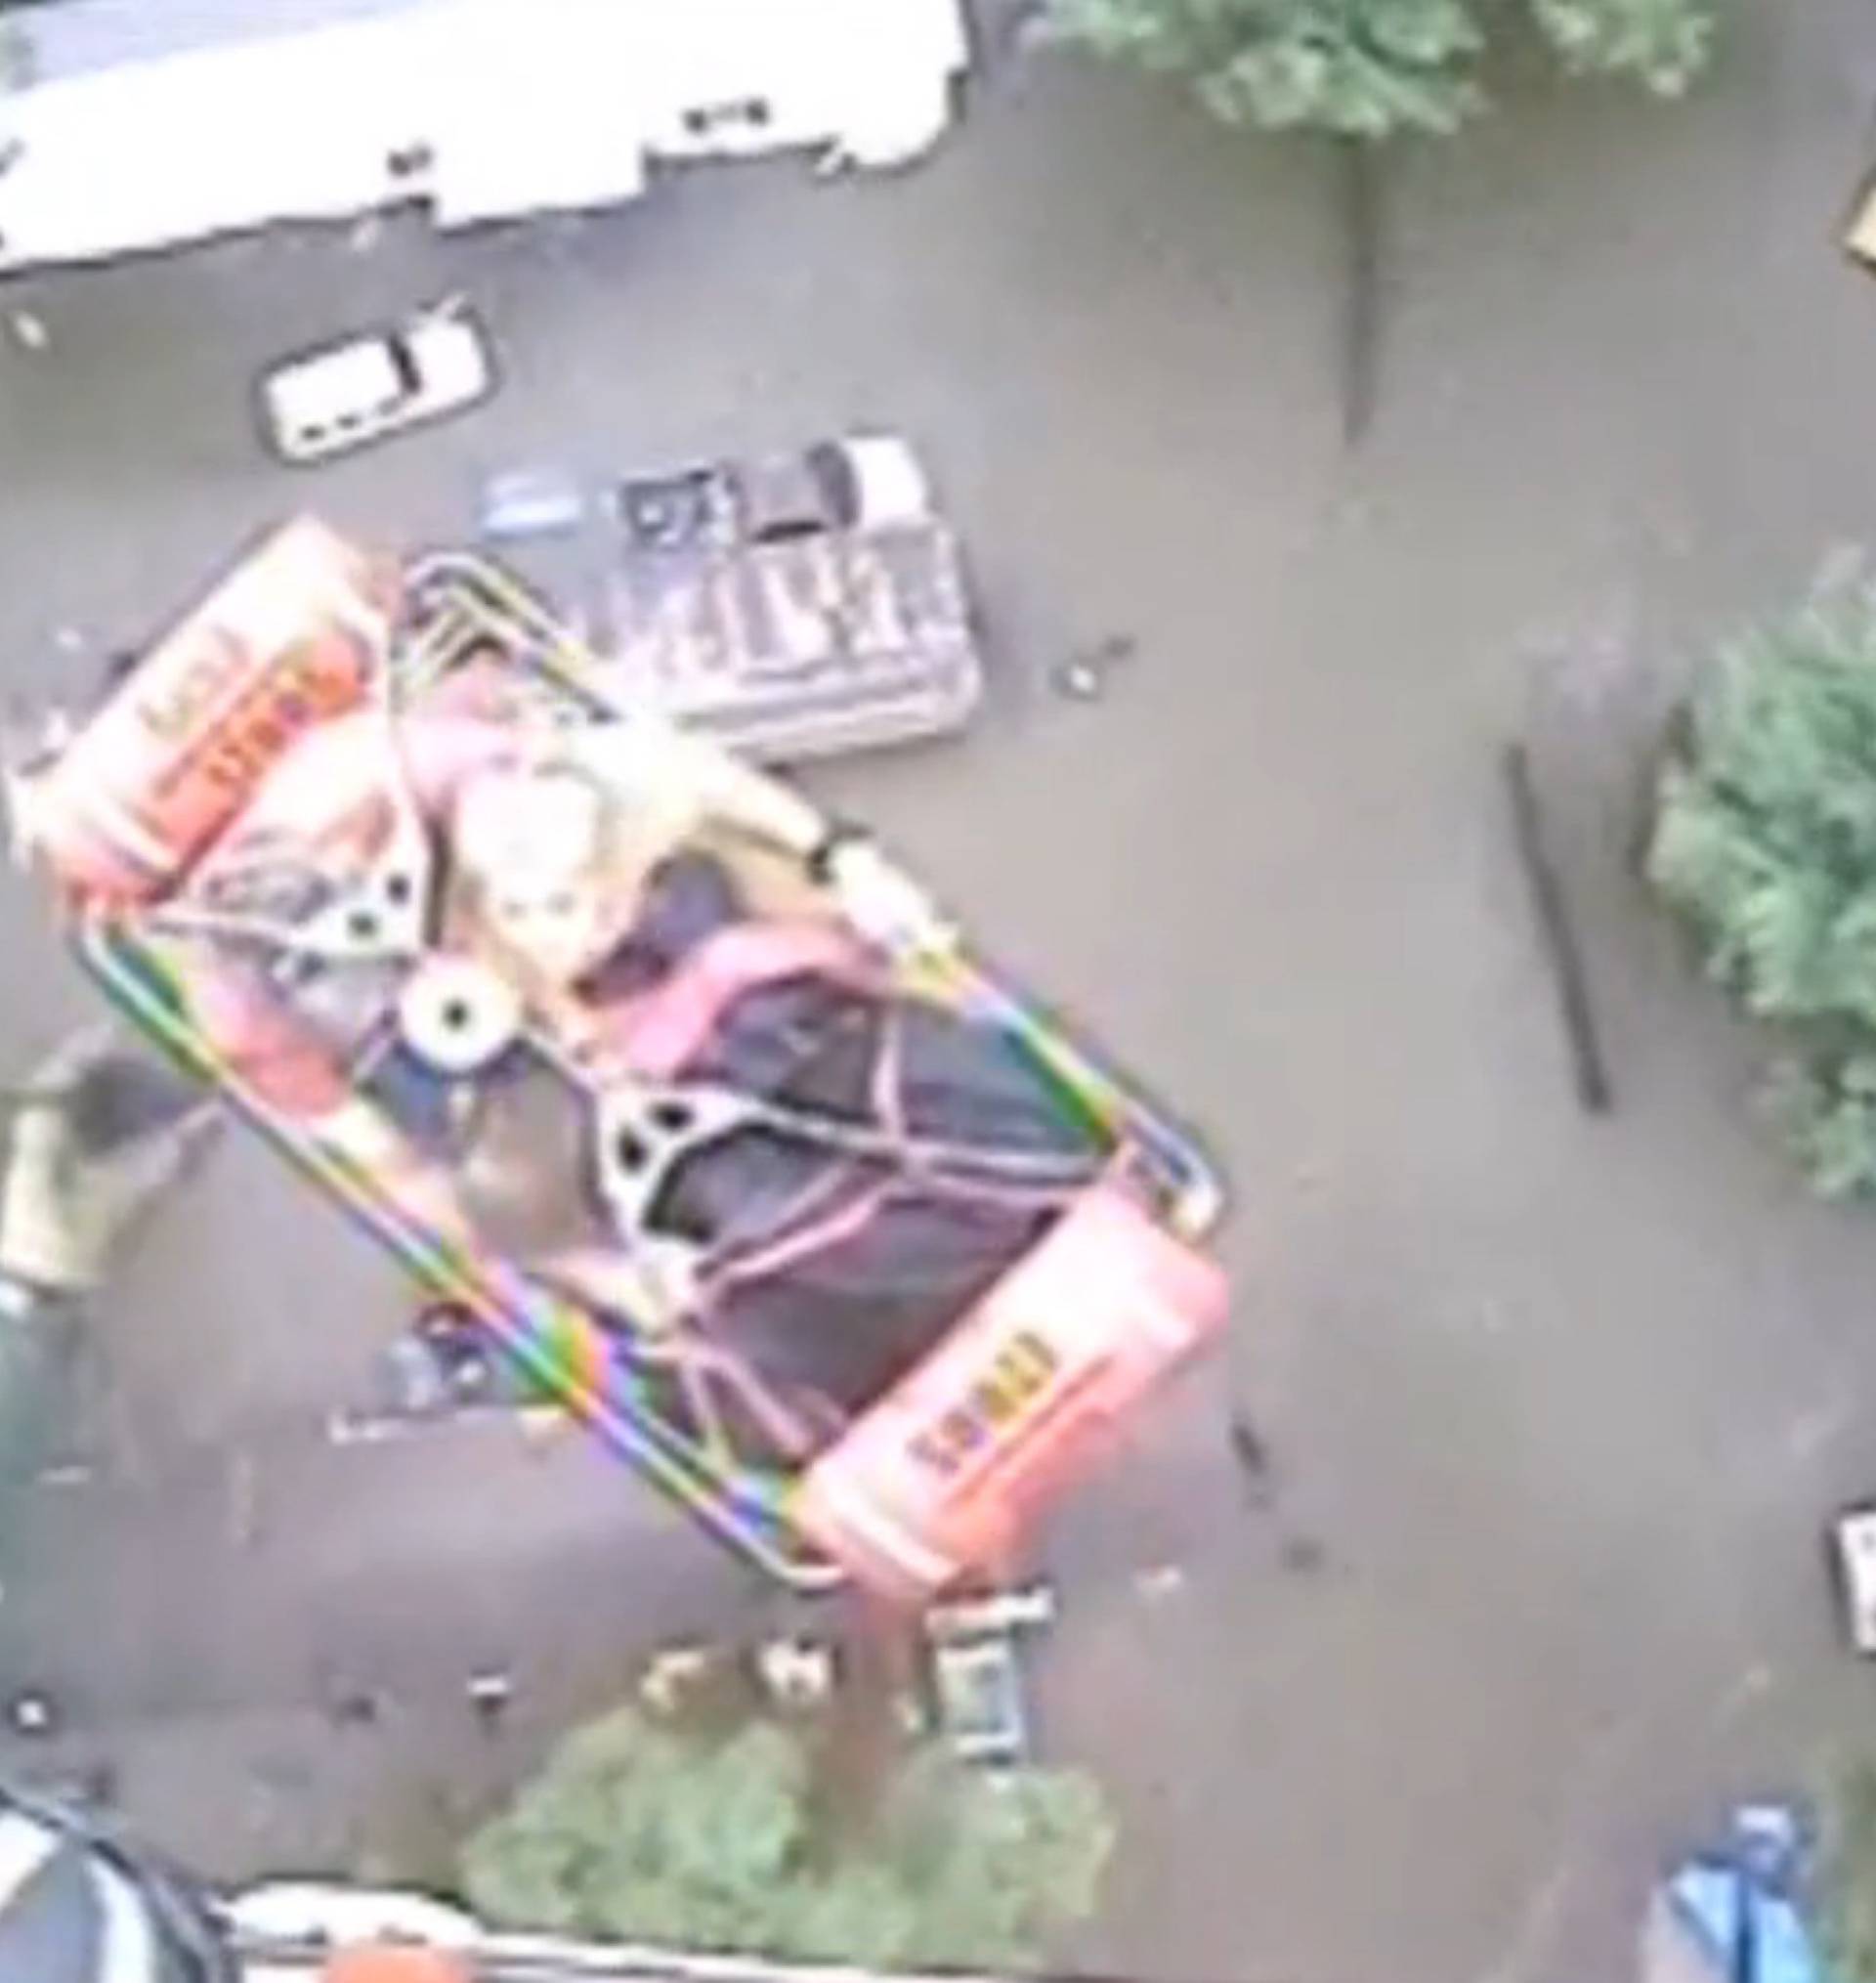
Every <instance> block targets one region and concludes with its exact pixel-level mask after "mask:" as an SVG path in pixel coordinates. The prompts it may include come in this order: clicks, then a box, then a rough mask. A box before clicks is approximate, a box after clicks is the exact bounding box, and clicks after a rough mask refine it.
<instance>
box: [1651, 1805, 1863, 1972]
mask: <svg viewBox="0 0 1876 1983" xmlns="http://www.w3.org/2000/svg"><path fill="white" fill-rule="evenodd" d="M1803 1858H1804V1850H1803V1834H1802V1829H1801V1827H1800V1825H1799V1822H1798V1820H1797V1817H1796V1816H1795V1814H1794V1813H1793V1812H1792V1811H1790V1810H1789V1809H1788V1808H1786V1807H1785V1806H1782V1805H1770V1804H1753V1805H1742V1806H1741V1807H1740V1808H1739V1809H1738V1810H1736V1811H1735V1812H1734V1813H1733V1815H1732V1821H1731V1825H1730V1828H1729V1831H1728V1833H1727V1839H1726V1841H1725V1843H1724V1844H1722V1845H1720V1846H1717V1847H1715V1848H1713V1849H1711V1850H1708V1851H1704V1852H1700V1853H1696V1854H1695V1855H1693V1856H1692V1857H1691V1858H1689V1859H1687V1860H1685V1861H1684V1863H1683V1864H1682V1865H1681V1866H1679V1867H1678V1868H1677V1869H1676V1870H1675V1871H1674V1873H1673V1874H1671V1875H1669V1877H1668V1878H1667V1880H1666V1881H1665V1882H1664V1883H1663V1887H1662V1895H1661V1897H1662V1898H1663V1899H1664V1900H1665V1902H1666V1904H1667V1911H1668V1913H1669V1915H1670V1916H1671V1918H1673V1920H1674V1921H1675V1923H1676V1924H1677V1926H1678V1927H1680V1928H1681V1929H1682V1930H1683V1931H1684V1934H1685V1936H1686V1938H1687V1940H1688V1942H1689V1943H1690V1944H1691V1945H1692V1946H1693V1948H1694V1949H1695V1950H1697V1951H1698V1952H1699V1955H1700V1957H1701V1958H1702V1960H1703V1961H1705V1962H1706V1963H1707V1964H1708V1965H1709V1966H1710V1968H1711V1972H1712V1976H1713V1983H1830V1978H1829V1974H1828V1971H1827V1970H1826V1968H1825V1966H1824V1962H1823V1959H1822V1957H1821V1956H1820V1955H1819V1954H1818V1951H1817V1945H1816V1941H1815V1938H1814V1936H1813V1935H1812V1929H1811V1925H1810V1922H1809V1920H1808V1918H1807V1917H1806V1914H1805V1911H1804V1907H1803V1903H1802V1899H1801V1897H1800V1895H1799V1891H1798V1880H1799V1875H1800V1873H1801V1871H1802V1862H1803Z"/></svg>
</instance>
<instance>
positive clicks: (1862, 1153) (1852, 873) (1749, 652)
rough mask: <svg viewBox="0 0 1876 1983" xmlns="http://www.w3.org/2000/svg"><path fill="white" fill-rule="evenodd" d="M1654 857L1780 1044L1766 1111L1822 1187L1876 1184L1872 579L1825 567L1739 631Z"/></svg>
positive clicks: (1671, 764)
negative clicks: (1818, 581) (1789, 609)
mask: <svg viewBox="0 0 1876 1983" xmlns="http://www.w3.org/2000/svg"><path fill="white" fill-rule="evenodd" d="M1647 873H1648V877H1649V879H1650V880H1651V881H1652V882H1653V884H1654V885H1655V887H1656V888H1657V889H1658V890H1659V891H1660V893H1661V894H1662V896H1663V897H1664V898H1665V900H1666V901H1667V902H1668V903H1669V904H1670V906H1672V907H1673V908H1674V909H1675V910H1676V911H1678V912H1679V914H1680V915H1681V916H1682V918H1683V919H1684V921H1685V923H1686V925H1687V927H1688V928H1689V929H1690V930H1691V931H1692V934H1693V937H1694V940H1695V942H1696V944H1697V946H1698V948H1699V950H1700V953H1701V956H1702V959H1703V961H1704V963H1705V965H1706V969H1707V970H1708V973H1709V974H1710V975H1711V976H1712V977H1714V978H1715V979H1717V980H1718V981H1719V982H1720V983H1721V984H1723V985H1725V986H1726V987H1727V990H1728V991H1730V992H1731V993H1732V994H1733V995H1734V996H1735V997H1736V998H1737V999H1738V1000H1739V1002H1740V1004H1741V1005H1742V1006H1743V1007H1744V1008H1745V1010H1746V1011H1747V1012H1749V1013H1752V1014H1754V1015H1755V1016H1756V1017H1760V1018H1763V1019H1767V1020H1769V1021H1772V1022H1774V1023H1775V1024H1776V1025H1777V1027H1778V1029H1779V1035H1780V1038H1781V1040H1782V1041H1783V1043H1784V1055H1783V1058H1782V1060H1781V1062H1780V1064H1779V1067H1778V1069H1777V1071H1776V1073H1775V1074H1774V1077H1773V1081H1772V1083H1771V1088H1770V1096H1769V1099H1770V1101H1771V1104H1772V1108H1773V1112H1774V1114H1775V1116H1776V1118H1777V1120H1778V1121H1779V1123H1780V1124H1781V1126H1782V1127H1783V1128H1784V1130H1785V1132H1786V1134H1787V1136H1788V1137H1789V1139H1790V1141H1791V1143H1792V1146H1793V1148H1794V1150H1795V1151H1796V1153H1797V1155H1798V1156H1799V1158H1800V1160H1801V1162H1802V1163H1803V1164H1804V1166H1805V1168H1806V1170H1807V1172H1808V1174H1809V1175H1810V1177H1811V1178H1812V1182H1813V1183H1814V1184H1815V1185H1817V1187H1818V1188H1819V1189H1820V1190H1822V1191H1825V1192H1827V1193H1830V1194H1832V1195H1846V1194H1849V1193H1852V1192H1868V1191H1872V1190H1876V587H1873V586H1872V585H1871V584H1870V583H1869V582H1867V581H1866V580H1865V579H1863V578H1862V577H1861V576H1854V577H1853V576H1840V577H1838V578H1837V579H1835V580H1832V581H1830V582H1827V583H1826V584H1824V585H1823V586H1822V587H1821V588H1820V589H1819V590H1818V591H1817V592H1815V593H1814V594H1813V595H1812V597H1811V598H1810V599H1808V600H1807V601H1805V602H1804V604H1803V605H1801V606H1800V607H1799V608H1798V609H1797V611H1795V612H1793V613H1791V614H1789V615H1787V616H1786V617H1785V618H1783V619H1782V620H1779V621H1776V622H1773V623H1770V624H1769V625H1765V626H1762V627H1760V628H1758V629H1757V630H1755V631H1753V632H1751V633H1749V634H1747V635H1745V636H1743V637H1742V638H1739V639H1737V640H1735V641H1733V642H1732V643H1730V644H1729V645H1728V646H1727V648H1726V650H1725V651H1724V652H1723V653H1722V654H1721V655H1720V656H1719V658H1718V660H1717V662H1716V664H1715V666H1714V667H1713V668H1711V669H1710V670H1709V672H1708V674H1707V675H1706V677H1705V678H1704V679H1703V681H1702V682H1701V683H1700V685H1699V687H1698V689H1697V691H1696V693H1695V696H1694V700H1693V702H1692V704H1691V706H1690V707H1689V709H1688V710H1687V711H1686V712H1685V716H1684V723H1683V725H1682V730H1681V734H1680V735H1679V737H1678V738H1677V740H1676V742H1675V745H1674V748H1673V749H1672V750H1671V751H1670V753H1669V754H1668V757H1667V760H1666V762H1665V763H1664V765H1663V767H1662V770H1661V773H1660V777H1659V780H1658V784H1657V789H1656V797H1655V815H1654V821H1653V828H1652V834H1651V838H1650V842H1649V846H1648V851H1647Z"/></svg>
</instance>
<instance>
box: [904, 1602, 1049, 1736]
mask: <svg viewBox="0 0 1876 1983" xmlns="http://www.w3.org/2000/svg"><path fill="white" fill-rule="evenodd" d="M1054 1617H1055V1598H1054V1593H1053V1592H1052V1591H1050V1590H1049V1589H1048V1588H1047V1586H1046V1585H1042V1584H1036V1585H1031V1586H1030V1587H1029V1588H1027V1589H1024V1590H1013V1591H1003V1592H1001V1593H998V1594H996V1595H994V1596H990V1597H976V1598H960V1599H954V1600H953V1601H951V1602H949V1603H946V1604H937V1605H933V1606H932V1607H931V1609H930V1610H929V1611H928V1612H927V1613H926V1614H925V1620H924V1629H925V1646H926V1680H927V1690H928V1693H929V1696H930V1706H931V1719H932V1724H933V1727H934V1729H935V1731H936V1733H937V1735H938V1737H939V1739H940V1740H941V1741H942V1742H943V1743H944V1744H945V1746H947V1747H948V1748H949V1749H950V1750H951V1752H952V1754H953V1755H955V1756H956V1757H957V1758H958V1759H959V1762H965V1763H974V1764H979V1765H981V1766H983V1767H986V1768H992V1769H1007V1768H1013V1767H1014V1766H1015V1765H1017V1764H1019V1763H1025V1762H1027V1761H1028V1760H1029V1758H1030V1748H1031V1739H1030V1713H1029V1690H1028V1686H1027V1683H1026V1679H1025V1674H1024V1668H1023V1645H1022V1637H1023V1634H1024V1633H1026V1632H1032V1631H1038V1630H1040V1629H1042V1628H1043V1627H1044V1626H1045V1625H1047V1624H1049V1623H1051V1622H1052V1621H1053V1619H1054Z"/></svg>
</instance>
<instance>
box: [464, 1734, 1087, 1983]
mask: <svg viewBox="0 0 1876 1983" xmlns="http://www.w3.org/2000/svg"><path fill="white" fill-rule="evenodd" d="M837 1802H838V1800H837V1799H836V1798H833V1797H831V1796H830V1794H829V1786H828V1784H827V1782H826V1773H825V1772H824V1771H823V1769H822V1767H821V1757H820V1755H819V1753H818V1746H817V1740H816V1730H815V1728H814V1727H813V1725H812V1724H810V1723H804V1722H797V1721H788V1722H779V1721H775V1720H766V1719H761V1718H756V1719H751V1720H746V1721H744V1722H742V1723H741V1724H740V1725H738V1726H735V1727H733V1728H730V1729H728V1730H722V1729H715V1730H710V1729H704V1728H697V1727H687V1726H684V1725H681V1724H679V1723H677V1722H672V1721H666V1720H663V1719H661V1718H660V1717H659V1716H657V1715H655V1714H652V1713H649V1712H647V1711H645V1710H643V1709H640V1708H636V1707H634V1708H625V1709H622V1710H620V1711H618V1712H617V1713H614V1714H611V1715H608V1716H607V1717H605V1718H604V1719H602V1720H600V1721H597V1722H594V1723H592V1724H591V1725H590V1726H588V1727H586V1728H584V1729H581V1730H579V1731H578V1732H577V1733H576V1734H575V1735H574V1736H572V1737H571V1738H570V1739H569V1740H568V1741H567V1742H566V1743H564V1744H563V1745H562V1746H561V1747H560V1749H559V1750H558V1751H557V1752H556V1753H555V1755H554V1756H553V1758H552V1759H551V1761H550V1762H549V1764H548V1766H547V1768H546V1770H545V1771H544V1772H543V1774H542V1775H541V1776H540V1777H538V1778H537V1779H535V1781H534V1782H533V1783H532V1784H530V1785H528V1786H527V1787H526V1788H524V1789H523V1790H522V1791H521V1793H520V1795H519V1796H518V1797H517V1798H516V1800H515V1802H514V1804H513V1805H512V1806H511V1807H510V1808H509V1809H508V1810H507V1811H506V1812H505V1813H503V1814H502V1815H501V1816H500V1817H498V1818H496V1819H495V1820H494V1822H493V1823H492V1824H490V1825H489V1826H488V1827H487V1828H486V1829H485V1830H484V1831H482V1832H479V1833H478V1834H477V1835H476V1836H475V1837H474V1838H472V1839H471V1840H470V1842H469V1844H468V1846H467V1848H466V1849H465V1852H464V1855H463V1863H462V1873H463V1885H464V1890H465V1892H466V1894H467V1897H468V1899H469V1901H470V1902H471V1904H472V1905H473V1906H474V1907H475V1908H476V1910H477V1911H478V1913H480V1914H482V1915H484V1916H486V1917H487V1918H489V1919H490V1920H493V1921H497V1922H500V1923H503V1924H506V1925H511V1926H516V1927H528V1928H536V1929H545V1930H552V1931H558V1932H563V1933H572V1934H585V1935H592V1936H596V1937H601V1938H610V1939H615V1940H623V1941H640V1942H663V1943H674V1944H678V1945H680V1946H688V1947H697V1948H706V1949H721V1950H728V1951H743V1952H753V1951H761V1952H763V1953H765V1954H769V1955H777V1956H788V1957H795V1958H800V1959H821V1960H844V1961H856V1962H865V1963H870V1964H874V1965H879V1966H890V1965H893V1964H899V1965H902V1966H903V1965H907V1964H912V1963H923V1964H933V1963H947V1964H954V1965H960V1964H972V1965H977V1966H989V1967H997V1966H1004V1967H1016V1966H1027V1965H1031V1964H1034V1963H1036V1962H1037V1961H1040V1960H1041V1959H1042V1957H1043V1955H1044V1954H1045V1949H1046V1945H1047V1942H1048V1939H1049V1937H1050V1935H1051V1933H1052V1932H1054V1931H1055V1930H1057V1929H1059V1928H1061V1927H1064V1926H1066V1925H1068V1924H1071V1923H1073V1922H1075V1921H1077V1920H1080V1919H1083V1918H1086V1917H1087V1915H1088V1914H1090V1913H1091V1912H1092V1910H1093V1907H1094V1904H1095V1901H1096V1899H1097V1896H1098V1891H1099V1886H1100V1878H1101V1873H1102V1870H1103V1868H1104V1866H1105V1864H1106V1861H1107V1858H1108V1855H1109V1852H1110V1850H1111V1848H1112V1845H1113V1841H1114V1830H1113V1825H1112V1822H1111V1820H1110V1818H1109V1816H1108V1813H1107V1810H1106V1807H1105V1804H1104V1802H1103V1800H1102V1798H1101V1795H1100V1793H1099V1791H1098V1789H1096V1788H1095V1786H1094V1785H1093V1783H1092V1782H1091V1781H1090V1780H1089V1779H1088V1778H1087V1777H1085V1776H1082V1775H1080V1774H1077V1773H1073V1772H1065V1771H1044V1770H1018V1771H1014V1772H1011V1773H1008V1774H1006V1775H1002V1776H999V1777H996V1778H994V1779H993V1778H990V1777H987V1776H984V1775H982V1774H972V1773H966V1772H964V1771H962V1770H960V1769H959V1767H958V1766H957V1765H956V1764H955V1763H953V1762H952V1761H951V1760H950V1759H949V1758H948V1757H946V1756H944V1755H943V1754H941V1753H939V1752H938V1751H936V1750H935V1749H932V1748H928V1747H920V1748H917V1749H913V1750H910V1751H908V1752H907V1754H906V1755H905V1757H904V1758H903V1762H902V1766H901V1767H900V1768H899V1769H897V1770H896V1771H895V1772H892V1773H890V1774H889V1776H888V1778H887V1780H886V1781H885V1782H884V1783H883V1784H882V1785H880V1786H878V1787H877V1794H876V1795H875V1796H873V1797H870V1798H869V1800H868V1803H867V1807H866V1808H865V1809H864V1810H862V1811H859V1812H853V1811H841V1810H839V1809H838V1808H837Z"/></svg>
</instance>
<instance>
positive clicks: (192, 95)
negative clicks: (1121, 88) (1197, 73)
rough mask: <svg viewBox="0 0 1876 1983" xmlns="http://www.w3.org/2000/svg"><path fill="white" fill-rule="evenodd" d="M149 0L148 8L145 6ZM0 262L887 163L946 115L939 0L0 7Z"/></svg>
mask: <svg viewBox="0 0 1876 1983" xmlns="http://www.w3.org/2000/svg"><path fill="white" fill-rule="evenodd" d="M164 17H168V22H167V23H165V22H164V19H163V18H164ZM9 19H10V21H12V22H18V23H20V25H19V27H18V29H17V30H14V31H17V32H19V33H21V34H23V36H24V37H25V43H24V49H25V54H24V62H23V68H24V73H25V77H26V79H25V81H24V83H23V85H22V86H18V87H16V88H14V89H13V90H12V91H10V92H8V93H6V94H4V95H0V272H6V271H9V270H16V269H21V268H27V267H32V266H35V265H38V264H44V263H56V262H76V261H94V260H101V259H105V258H107V257H110V256H114V255H119V254H126V253H132V252H136V251H138V250H144V249H152V248H162V247H167V246H171V245H174V244H176V243H179V242H184V241H189V240H194V239H199V238H202V237H206V236H211V235H216V234H222V233H227V232H230V231H234V230H239V229H246V228H254V227H259V226H263V225H265V224H266V223H268V222H271V221H279V220H320V219H343V218H346V217H349V216H354V215H360V214H363V213H368V212H370V211H372V210H373V209H376V208H379V207H384V206H389V205H393V204H397V203H401V202H410V201H414V202H421V203H422V204H423V205H425V206H426V207H427V208H428V209H429V211H430V212H431V214H432V215H433V216H434V219H435V221H436V224H437V225H438V226H439V227H443V228H453V227H463V226H467V225H470V224H473V223H475V222H479V221H489V220H500V219H507V218H511V217H514V216H519V215H523V214H529V213H534V212H541V211H554V210H573V209H580V208H588V207H598V206H606V205H610V204H613V203H615V202H617V201H620V200H626V199H630V198H633V197H635V196H636V195H637V194H639V193H640V192H642V191H643V190H644V187H645V183H646V178H647V174H648V172H649V171H650V170H651V169H652V168H653V167H654V166H655V165H656V164H657V163H658V162H659V161H661V160H679V159H689V158H699V157H707V156H712V155H718V156H721V155H730V156H746V155H749V154H752V153H756V152H761V151H777V150H789V149H797V148H798V149H804V150H809V151H817V152H819V153H820V154H821V156H822V158H823V160H824V161H825V162H827V163H830V164H843V165H853V166H860V167H889V166H894V165H900V164H904V163H908V162H910V161H911V160H913V159H915V158H917V157H919V156H920V155H922V154H923V153H924V152H925V151H928V150H929V149H930V148H931V147H932V146H933V145H934V144H935V143H936V142H937V140H938V138H939V137H940V136H941V135H942V133H943V132H944V130H945V129H946V127H947V126H948V124H949V123H950V121H951V119H952V115H953V111H954V107H955V102H956V96H957V90H958V85H959V79H960V78H961V76H962V74H963V72H964V70H965V68H966V67H967V65H968V61H969V46H968V39H967V34H966V30H965V25H964V20H963V14H962V0H209V4H206V5H203V4H200V0H197V4H192V5H190V6H157V7H151V6H149V0H64V5H58V6H50V7H46V8H35V9H32V10H29V11H27V12H26V13H24V14H21V15H18V16H12V17H9Z"/></svg>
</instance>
